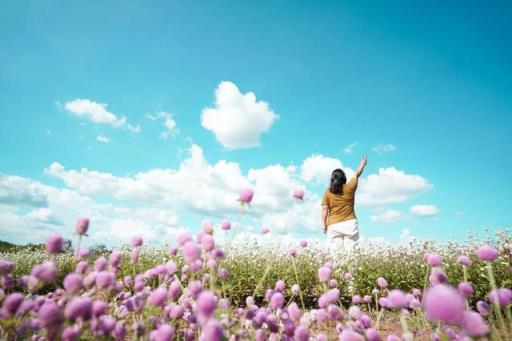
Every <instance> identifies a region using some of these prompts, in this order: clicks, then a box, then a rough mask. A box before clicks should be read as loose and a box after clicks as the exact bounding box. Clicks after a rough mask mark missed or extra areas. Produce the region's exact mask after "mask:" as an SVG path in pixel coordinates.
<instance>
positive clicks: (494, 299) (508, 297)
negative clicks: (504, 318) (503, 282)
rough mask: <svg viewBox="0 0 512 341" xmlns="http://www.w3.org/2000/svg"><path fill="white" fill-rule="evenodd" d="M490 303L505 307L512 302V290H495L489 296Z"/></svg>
mask: <svg viewBox="0 0 512 341" xmlns="http://www.w3.org/2000/svg"><path fill="white" fill-rule="evenodd" d="M487 297H488V298H489V302H491V303H492V304H494V305H497V306H499V307H505V306H506V305H507V304H509V303H510V302H511V301H512V290H510V289H507V288H500V289H498V290H493V291H491V292H489V294H488V295H487Z"/></svg>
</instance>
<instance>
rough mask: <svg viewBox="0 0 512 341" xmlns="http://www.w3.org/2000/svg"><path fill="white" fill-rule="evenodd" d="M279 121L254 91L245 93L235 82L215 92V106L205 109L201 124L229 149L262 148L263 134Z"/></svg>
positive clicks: (224, 83)
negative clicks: (257, 97) (261, 138)
mask: <svg viewBox="0 0 512 341" xmlns="http://www.w3.org/2000/svg"><path fill="white" fill-rule="evenodd" d="M278 118H279V116H278V115H276V114H275V113H274V112H273V111H272V110H271V109H270V107H269V104H268V103H267V102H264V101H257V100H256V95H255V94H254V93H253V92H248V93H246V94H242V93H241V92H240V90H239V89H238V87H237V86H236V85H235V84H234V83H232V82H227V81H223V82H221V83H220V84H219V86H218V87H217V89H216V90H215V107H214V108H205V109H203V111H202V113H201V125H202V126H203V127H204V128H205V129H207V130H210V131H211V132H213V133H214V134H215V137H216V138H217V140H218V141H219V142H220V143H221V144H222V145H223V146H224V147H226V148H228V149H236V148H250V147H257V146H259V145H260V136H261V134H262V133H265V132H267V131H269V129H270V127H271V126H272V124H273V122H274V121H275V120H276V119H278Z"/></svg>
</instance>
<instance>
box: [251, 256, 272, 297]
mask: <svg viewBox="0 0 512 341" xmlns="http://www.w3.org/2000/svg"><path fill="white" fill-rule="evenodd" d="M271 266H272V263H270V262H269V263H268V265H267V268H266V269H265V272H264V273H263V277H261V279H260V281H259V282H258V285H256V287H255V288H254V291H253V292H252V297H254V295H256V292H257V291H258V290H259V288H260V286H261V285H262V284H263V281H264V280H265V278H266V277H267V275H268V273H269V271H270V267H271Z"/></svg>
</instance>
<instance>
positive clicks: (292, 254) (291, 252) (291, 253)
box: [288, 247, 297, 257]
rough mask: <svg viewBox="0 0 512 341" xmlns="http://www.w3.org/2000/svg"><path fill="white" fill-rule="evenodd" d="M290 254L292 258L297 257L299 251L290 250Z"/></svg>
mask: <svg viewBox="0 0 512 341" xmlns="http://www.w3.org/2000/svg"><path fill="white" fill-rule="evenodd" d="M288 254H289V255H290V256H292V257H295V256H297V249H295V248H294V247H292V248H290V249H289V250H288Z"/></svg>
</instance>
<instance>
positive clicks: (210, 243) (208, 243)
mask: <svg viewBox="0 0 512 341" xmlns="http://www.w3.org/2000/svg"><path fill="white" fill-rule="evenodd" d="M201 244H202V245H203V248H204V249H205V250H206V251H211V250H213V249H214V248H215V239H213V237H212V236H210V235H209V234H205V235H204V236H203V238H201Z"/></svg>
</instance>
